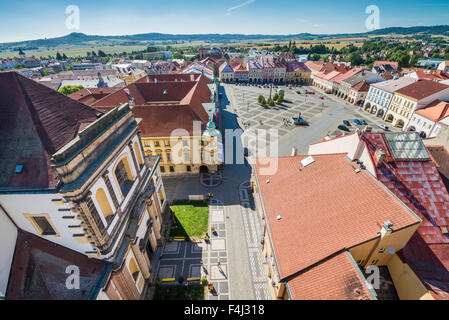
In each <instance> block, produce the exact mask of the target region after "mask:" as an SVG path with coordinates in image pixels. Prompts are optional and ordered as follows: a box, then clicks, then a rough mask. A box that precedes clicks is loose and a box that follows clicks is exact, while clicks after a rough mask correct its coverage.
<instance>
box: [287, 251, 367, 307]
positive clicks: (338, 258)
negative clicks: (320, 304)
mask: <svg viewBox="0 0 449 320" xmlns="http://www.w3.org/2000/svg"><path fill="white" fill-rule="evenodd" d="M349 255H350V253H349V252H347V251H342V252H340V253H338V254H336V255H333V256H331V257H329V258H326V259H325V260H323V261H321V262H320V263H319V264H318V265H316V266H314V267H313V268H310V269H308V270H306V271H305V272H303V273H301V274H300V275H297V276H296V277H294V278H293V279H291V280H290V281H289V282H288V285H289V288H290V292H291V294H292V298H293V299H294V300H372V299H373V298H372V296H371V294H370V292H369V291H368V289H367V288H366V286H365V282H364V281H363V279H362V278H361V276H360V274H359V273H358V271H357V268H358V267H357V266H356V265H355V264H354V263H353V260H351V258H350V256H349Z"/></svg>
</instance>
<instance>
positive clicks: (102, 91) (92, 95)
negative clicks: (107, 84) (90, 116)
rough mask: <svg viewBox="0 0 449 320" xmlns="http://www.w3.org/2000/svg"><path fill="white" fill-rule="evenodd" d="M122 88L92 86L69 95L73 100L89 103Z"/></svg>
mask: <svg viewBox="0 0 449 320" xmlns="http://www.w3.org/2000/svg"><path fill="white" fill-rule="evenodd" d="M117 90H120V88H117V87H112V88H90V89H82V90H79V91H77V92H74V93H72V94H70V95H69V97H70V98H72V99H73V100H76V101H79V102H82V103H84V104H87V105H91V104H93V103H94V102H95V101H97V100H100V99H102V98H104V97H106V96H107V95H110V94H111V93H113V92H115V91H117Z"/></svg>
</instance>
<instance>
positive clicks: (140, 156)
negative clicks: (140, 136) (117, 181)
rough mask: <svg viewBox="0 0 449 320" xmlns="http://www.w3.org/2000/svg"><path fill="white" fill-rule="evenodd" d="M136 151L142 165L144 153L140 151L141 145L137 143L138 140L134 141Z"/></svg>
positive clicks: (138, 160) (138, 161)
mask: <svg viewBox="0 0 449 320" xmlns="http://www.w3.org/2000/svg"><path fill="white" fill-rule="evenodd" d="M134 153H135V154H136V158H137V163H138V164H139V165H140V167H142V165H143V159H142V153H141V152H140V148H139V145H138V144H137V141H135V142H134Z"/></svg>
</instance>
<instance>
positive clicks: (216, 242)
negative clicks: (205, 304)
mask: <svg viewBox="0 0 449 320" xmlns="http://www.w3.org/2000/svg"><path fill="white" fill-rule="evenodd" d="M213 230H215V232H212V231H213ZM209 236H210V244H209V245H208V246H207V251H208V257H209V259H208V260H205V259H203V264H204V266H205V268H203V270H202V275H206V276H207V280H208V281H209V283H212V284H213V287H214V290H213V291H212V292H211V291H209V290H208V294H207V300H229V299H232V298H231V296H230V289H229V274H228V270H229V268H228V263H229V261H228V251H227V247H228V246H227V239H226V219H225V210H224V206H223V203H222V202H221V201H219V200H216V199H211V202H210V206H209ZM218 263H220V264H218Z"/></svg>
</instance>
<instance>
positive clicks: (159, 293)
mask: <svg viewBox="0 0 449 320" xmlns="http://www.w3.org/2000/svg"><path fill="white" fill-rule="evenodd" d="M153 300H204V287H203V286H202V285H199V284H194V285H188V286H187V287H186V286H184V285H174V286H159V287H157V288H156V292H155V293H154V297H153Z"/></svg>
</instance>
